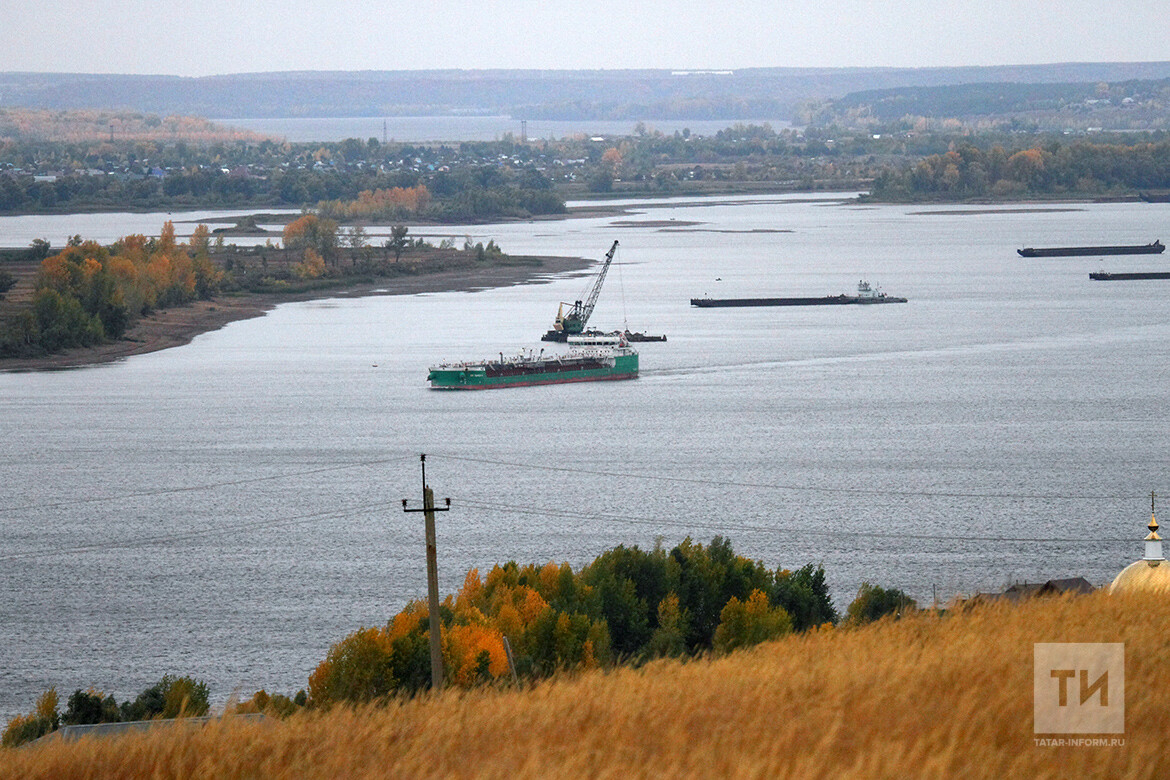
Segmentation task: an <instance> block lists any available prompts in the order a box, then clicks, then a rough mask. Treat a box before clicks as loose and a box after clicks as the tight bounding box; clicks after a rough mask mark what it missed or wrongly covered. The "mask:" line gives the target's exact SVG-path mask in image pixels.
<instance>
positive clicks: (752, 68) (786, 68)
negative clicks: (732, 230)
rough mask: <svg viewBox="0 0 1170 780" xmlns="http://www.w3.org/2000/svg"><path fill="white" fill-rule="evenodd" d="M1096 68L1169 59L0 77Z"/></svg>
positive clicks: (54, 72) (46, 72) (683, 74)
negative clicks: (973, 63)
mask: <svg viewBox="0 0 1170 780" xmlns="http://www.w3.org/2000/svg"><path fill="white" fill-rule="evenodd" d="M1093 65H1117V66H1126V65H1133V66H1142V65H1168V66H1170V56H1168V57H1167V58H1166V59H1154V60H1061V61H1054V62H1015V63H1002V64H995V65H801V66H788V65H752V66H745V67H739V68H714V67H713V68H674V67H645V68H637V67H630V68H527V67H516V68H508V67H498V68H496V67H492V68H456V67H450V68H353V69H321V70H313V69H288V70H254V71H234V72H228V71H225V72H222V73H205V74H200V75H185V74H181V73H164V72H153V73H145V72H144V73H135V72H128V71H112V70H111V71H104V70H92V71H81V70H27V69H26V70H16V69H12V70H0V75H11V76H24V75H34V76H124V77H130V78H177V79H191V80H200V79H216V78H237V77H246V76H284V75H320V76H329V75H339V74H362V73H365V74H386V73H404V74H417V73H638V72H646V73H669V74H671V75H677V76H678V77H679V78H685V77H686V76H687V75H691V74H693V75H708V76H717V75H734V74H736V73H743V72H745V71H793V72H815V71H925V70H996V69H1007V70H1012V69H1024V68H1054V67H1056V68H1059V67H1078V66H1093Z"/></svg>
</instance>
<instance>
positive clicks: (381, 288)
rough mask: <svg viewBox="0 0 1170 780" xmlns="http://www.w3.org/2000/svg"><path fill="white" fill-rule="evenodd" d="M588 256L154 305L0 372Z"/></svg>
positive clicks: (50, 366) (184, 339) (488, 279)
mask: <svg viewBox="0 0 1170 780" xmlns="http://www.w3.org/2000/svg"><path fill="white" fill-rule="evenodd" d="M594 262H596V261H594V260H587V259H585V258H582V257H552V256H542V257H520V256H513V257H511V258H510V262H508V263H502V264H496V265H488V266H483V267H471V268H457V269H449V270H443V271H435V272H431V273H420V274H417V275H412V276H398V277H393V278H385V279H379V280H375V281H373V282H369V281H366V282H361V283H355V284H348V285H347V284H339V285H338V286H337V287H334V288H329V289H319V290H313V291H311V292H305V293H291V294H287V295H281V294H275V293H248V294H240V295H220V296H218V297H216V298H214V299H211V300H206V301H196V302H194V303H192V304H189V305H186V306H176V307H174V308H170V309H161V310H159V311H156V312H154V313H152V314H150V315H148V316H146V317H143V318H142V319H140V320H138V321H137V322H136V323H135V324H134V325H133V326H132V327H131V328H130V330H128V331H127V332H126V335H125V337H124V338H122V339H119V340H118V341H112V342H109V343H107V344H101V345H98V346H96V347H89V348H76V349H70V350H65V351H63V352H58V353H54V354H52V355H44V356H42V357H36V358H11V359H5V360H0V373H27V372H42V371H68V370H73V369H80V368H88V367H91V366H98V365H103V364H107V363H114V362H117V361H121V360H124V359H126V358H129V357H133V356H135V355H146V354H149V353H151V352H158V351H161V350H164V349H170V348H172V347H180V346H183V345H185V344H189V343H191V341H192V340H193V339H194V338H195V337H196V336H199V335H202V334H204V333H210V332H212V331H216V330H219V329H220V328H222V327H224V326H225V325H228V324H229V323H232V322H238V321H240V320H247V319H252V318H254V317H261V316H263V315H265V314H267V313H268V312H269V311H271V310H272V309H274V308H276V307H277V306H279V305H281V304H284V303H296V302H302V301H310V300H321V299H326V298H362V297H369V296H375V295H417V294H420V293H436V292H477V291H480V290H487V289H493V288H499V287H512V286H516V285H522V284H544V283H547V282H548V281H550V280H551V279H550V277H553V276H556V275H559V274H565V273H572V272H574V271H582V270H585V269H587V268H589V267H590V266H591V265H593V264H594Z"/></svg>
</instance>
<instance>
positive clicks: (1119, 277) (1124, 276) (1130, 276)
mask: <svg viewBox="0 0 1170 780" xmlns="http://www.w3.org/2000/svg"><path fill="white" fill-rule="evenodd" d="M1089 278H1090V279H1092V280H1093V281H1095V282H1130V281H1135V280H1139V279H1170V271H1134V272H1132V273H1120V274H1117V273H1110V272H1108V271H1094V272H1092V273H1091V274H1089Z"/></svg>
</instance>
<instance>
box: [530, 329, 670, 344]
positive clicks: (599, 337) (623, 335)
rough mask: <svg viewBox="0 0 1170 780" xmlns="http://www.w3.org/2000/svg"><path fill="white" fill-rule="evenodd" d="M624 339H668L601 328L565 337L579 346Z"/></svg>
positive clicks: (616, 341) (636, 332)
mask: <svg viewBox="0 0 1170 780" xmlns="http://www.w3.org/2000/svg"><path fill="white" fill-rule="evenodd" d="M546 340H548V339H541V341H546ZM622 340H625V341H626V342H627V343H630V344H632V343H634V342H647V341H666V336H651V335H648V334H646V333H641V332H638V331H630V330H614V331H608V332H607V331H601V330H587V331H585V332H584V333H578V334H577V335H568V334H566V335H565V337H564V342H565V343H567V344H576V345H578V346H581V345H589V346H603V345H609V344H618V343H620V342H621V341H622Z"/></svg>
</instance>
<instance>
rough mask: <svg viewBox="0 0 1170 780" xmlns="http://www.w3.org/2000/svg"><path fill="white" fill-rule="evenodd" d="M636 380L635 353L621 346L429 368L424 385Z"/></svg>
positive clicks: (465, 387)
mask: <svg viewBox="0 0 1170 780" xmlns="http://www.w3.org/2000/svg"><path fill="white" fill-rule="evenodd" d="M637 376H638V353H637V352H635V351H634V350H633V349H632V348H630V347H629V346H628V345H626V344H625V343H624V342H623V343H621V344H618V345H616V346H614V347H610V348H602V347H595V348H591V349H573V350H569V351H568V352H565V353H561V354H551V355H546V354H544V350H541V352H540V354H537V355H534V354H533V353H532V352H531V351H529V352H527V353H521V354H519V355H516V356H513V357H505V356H504V355H503V354H502V353H501V354H500V358H499V359H498V360H483V361H479V362H474V363H443V364H441V365H437V366H432V367H431V369H430V372H429V373H428V374H427V381H429V382H430V383H431V389H432V390H490V389H493V388H499V387H527V386H530V385H559V384H565V383H568V382H598V381H602V380H612V379H634V378H636V377H637Z"/></svg>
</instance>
